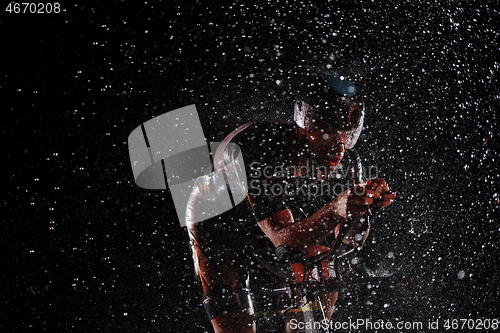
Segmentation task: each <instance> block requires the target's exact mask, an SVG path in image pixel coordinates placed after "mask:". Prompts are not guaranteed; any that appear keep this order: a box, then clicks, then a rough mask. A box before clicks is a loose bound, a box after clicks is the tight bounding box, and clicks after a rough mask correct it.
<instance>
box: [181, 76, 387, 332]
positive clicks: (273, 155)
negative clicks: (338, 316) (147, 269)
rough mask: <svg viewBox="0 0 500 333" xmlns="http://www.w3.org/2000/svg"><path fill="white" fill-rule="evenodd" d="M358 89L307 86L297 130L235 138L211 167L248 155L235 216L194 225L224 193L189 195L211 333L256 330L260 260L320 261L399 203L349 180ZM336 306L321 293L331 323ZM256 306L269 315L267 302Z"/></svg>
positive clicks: (282, 127)
mask: <svg viewBox="0 0 500 333" xmlns="http://www.w3.org/2000/svg"><path fill="white" fill-rule="evenodd" d="M357 90H358V89H357V87H356V86H355V85H354V84H353V83H352V82H351V81H349V80H348V79H347V78H345V77H342V76H336V75H323V76H314V77H311V78H308V79H306V80H305V81H304V83H303V84H302V86H301V89H300V92H299V93H298V94H297V100H296V103H295V108H294V111H295V117H294V118H295V119H294V120H295V121H294V122H285V121H263V122H256V123H249V124H246V125H244V126H242V127H240V128H239V129H237V130H235V131H234V132H233V133H231V134H230V135H229V136H228V137H227V138H226V139H225V140H224V142H223V143H222V144H221V145H220V147H219V148H218V150H217V153H216V154H215V165H216V167H218V168H224V165H227V164H229V163H231V162H233V163H234V162H235V161H238V159H237V158H236V156H237V155H238V154H241V156H242V157H243V159H242V160H243V161H244V170H245V174H244V177H241V175H235V176H234V178H238V177H239V178H241V179H244V178H246V181H242V183H243V184H241V187H242V191H244V193H246V199H245V200H244V201H242V202H241V203H239V204H237V205H236V207H235V208H233V209H231V210H229V211H226V212H225V213H223V214H221V215H218V216H216V217H213V218H210V219H207V220H204V221H202V222H199V223H196V222H197V221H199V220H200V219H199V216H202V215H203V214H204V212H203V211H200V208H199V207H206V206H204V205H203V204H202V203H203V201H206V200H212V201H213V200H214V198H213V196H217V195H220V194H219V193H220V192H219V191H216V190H214V189H213V187H214V184H215V183H217V181H215V180H213V179H212V180H211V182H206V183H205V186H195V188H194V189H193V193H192V194H191V198H190V202H189V203H188V208H187V213H186V216H187V223H186V224H187V226H188V231H189V234H190V237H191V241H192V249H193V255H194V260H195V266H196V269H197V272H198V275H199V277H200V280H201V283H202V288H203V294H204V301H203V305H204V307H205V310H206V312H207V315H208V318H209V319H210V320H211V323H212V325H213V327H214V330H215V332H217V333H219V332H243V333H246V332H255V329H256V328H255V323H254V316H253V310H254V309H253V305H256V304H252V302H254V303H255V300H253V299H251V298H250V297H249V290H248V289H247V287H248V284H249V281H251V282H250V284H252V282H257V284H259V283H260V285H261V286H262V285H264V284H266V283H272V279H269V276H266V273H265V272H263V270H261V269H260V266H259V264H257V263H256V260H255V253H256V252H257V253H259V256H266V255H270V254H269V253H267V252H266V251H265V250H263V249H268V248H270V249H287V250H288V251H291V252H295V253H299V254H300V255H310V254H314V253H315V252H317V251H318V249H322V248H324V247H325V246H328V245H329V243H328V239H329V237H330V238H331V237H335V235H337V234H338V233H339V231H340V229H341V228H342V226H343V225H344V224H345V223H346V221H347V219H348V218H356V219H359V218H362V217H363V215H365V214H367V211H368V210H369V207H370V206H371V205H378V206H381V207H385V206H388V205H390V204H391V202H392V200H393V199H394V198H395V194H392V193H389V186H388V185H387V183H386V181H385V180H384V179H382V178H377V179H371V180H366V181H360V180H361V179H359V175H353V174H352V171H353V170H355V169H356V168H355V166H356V164H357V163H358V160H357V159H356V153H355V151H354V149H353V148H354V145H355V144H356V141H357V140H358V138H359V135H360V132H361V129H362V126H363V120H364V112H365V110H364V103H363V100H362V98H361V97H360V95H359V93H358V91H357ZM232 143H235V144H236V145H232ZM358 171H359V170H358ZM228 172H229V171H228ZM356 172H357V171H356ZM226 177H227V175H226ZM229 177H231V175H229ZM353 182H357V184H354V183H353ZM206 184H211V185H206ZM216 187H217V186H216ZM219 188H220V186H219ZM358 232H360V231H359V230H357V229H356V228H352V230H351V231H350V232H349V233H348V235H347V236H346V237H345V238H344V240H343V242H344V243H346V244H349V245H351V246H358V245H359V244H362V243H363V242H364V240H365V239H366V237H367V235H368V232H369V230H366V231H364V232H363V233H358ZM271 257H272V254H271ZM273 258H274V257H273ZM336 298H337V293H336V292H328V293H325V294H323V295H322V300H323V303H324V305H325V314H326V317H327V318H329V317H330V316H331V315H332V313H333V307H334V304H335V301H336ZM258 306H259V307H260V306H262V307H266V300H265V298H264V299H263V300H262V299H261V303H259V305H258Z"/></svg>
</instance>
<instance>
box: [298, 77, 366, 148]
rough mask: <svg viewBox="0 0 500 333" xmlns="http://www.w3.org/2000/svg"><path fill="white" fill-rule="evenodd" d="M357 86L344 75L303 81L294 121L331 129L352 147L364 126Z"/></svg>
mask: <svg viewBox="0 0 500 333" xmlns="http://www.w3.org/2000/svg"><path fill="white" fill-rule="evenodd" d="M357 90H358V89H357V87H356V86H355V85H354V84H353V83H352V82H350V81H349V80H348V79H347V78H345V77H344V76H336V75H325V76H317V77H314V78H313V79H311V80H309V81H307V82H305V83H304V84H303V85H302V87H301V89H300V91H299V93H298V94H297V100H296V103H295V116H294V118H295V119H294V120H295V122H296V123H297V125H298V126H299V127H301V128H303V129H305V130H311V129H313V128H330V129H335V130H336V131H339V132H342V133H343V134H344V137H347V138H348V140H346V141H347V142H344V144H345V145H346V148H347V149H350V148H352V147H354V145H355V144H356V141H357V139H358V137H359V135H360V133H361V129H362V127H363V120H364V115H365V109H364V102H363V99H362V98H361V97H360V96H359V94H358V91H357Z"/></svg>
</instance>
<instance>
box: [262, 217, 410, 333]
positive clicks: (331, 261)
mask: <svg viewBox="0 0 500 333" xmlns="http://www.w3.org/2000/svg"><path fill="white" fill-rule="evenodd" d="M372 210H373V208H372ZM371 219H372V215H371V211H369V215H368V216H366V217H365V218H364V222H363V223H362V227H363V228H364V229H365V230H367V229H368V228H369V227H370V226H371ZM353 223H354V220H353V219H349V220H348V223H346V224H345V225H344V226H343V227H342V229H341V231H340V232H339V234H338V235H337V236H336V237H335V238H334V240H333V242H332V245H331V246H330V247H328V246H325V245H316V246H314V247H310V248H309V253H308V255H303V254H302V253H298V252H297V251H295V250H293V249H291V248H288V247H285V246H280V247H278V248H277V249H276V258H277V259H278V260H277V261H276V262H274V263H270V262H269V261H264V260H262V258H260V259H259V258H258V259H259V260H260V262H261V264H262V265H263V266H264V267H266V269H268V270H270V271H271V272H273V273H274V274H275V275H277V276H280V277H281V278H283V279H284V286H283V287H281V288H271V289H268V290H267V292H268V293H271V294H274V296H275V297H273V298H274V299H275V303H276V304H275V305H276V309H274V310H270V311H264V312H257V313H255V314H254V315H255V318H256V322H257V332H259V333H260V332H276V333H277V332H286V333H330V332H332V330H331V327H330V325H329V324H330V319H329V318H327V316H325V313H324V304H323V302H324V301H323V300H322V299H321V298H322V295H324V294H326V293H328V292H338V291H340V290H341V289H343V288H347V287H349V286H352V285H359V284H368V283H370V284H373V283H388V284H394V283H401V282H403V276H402V275H399V274H393V275H390V276H376V275H374V276H368V277H357V278H351V279H345V278H344V276H343V275H344V274H343V273H342V272H341V269H340V267H341V264H342V263H343V261H345V260H347V259H351V260H352V258H354V257H356V255H357V254H358V253H359V251H360V250H361V249H362V247H363V246H362V245H359V246H354V247H351V248H348V246H347V245H345V244H344V243H343V242H342V240H343V239H344V237H345V236H346V235H347V234H348V232H349V230H350V229H351V228H352V227H353ZM358 227H359V226H358ZM348 262H350V260H349V261H348ZM277 263H278V264H277ZM410 280H411V278H410ZM409 282H410V283H411V282H412V281H409Z"/></svg>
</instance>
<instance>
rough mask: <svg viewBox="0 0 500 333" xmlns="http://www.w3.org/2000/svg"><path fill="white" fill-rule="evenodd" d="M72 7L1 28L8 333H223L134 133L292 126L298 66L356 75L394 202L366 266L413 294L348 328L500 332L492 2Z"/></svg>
mask: <svg viewBox="0 0 500 333" xmlns="http://www.w3.org/2000/svg"><path fill="white" fill-rule="evenodd" d="M4 6H7V5H6V4H5V5H4ZM61 7H62V8H63V9H65V11H63V12H61V13H59V14H29V13H25V14H23V13H19V14H15V13H7V12H5V11H3V9H4V8H2V11H3V12H2V14H1V15H2V16H1V18H0V38H1V40H0V43H1V44H0V45H1V50H2V51H1V54H2V58H3V60H2V65H1V67H0V68H1V72H0V75H1V76H0V94H1V95H0V98H1V103H0V105H1V106H0V108H1V110H2V112H1V115H2V117H3V119H4V120H2V122H1V125H0V126H1V133H2V140H1V142H2V143H1V144H2V153H3V156H4V159H3V164H4V167H3V168H2V170H3V171H2V179H3V181H2V184H3V185H2V186H3V189H2V193H3V199H2V216H3V219H2V224H3V226H4V228H3V231H2V234H1V239H2V243H3V244H6V248H7V249H6V250H3V251H2V252H1V258H2V268H3V269H2V288H1V309H0V311H1V313H0V318H1V321H0V328H1V330H2V332H41V331H50V332H94V331H103V332H205V331H210V325H209V323H208V321H207V320H206V319H205V317H204V313H203V310H202V309H201V307H200V296H199V285H198V284H197V282H196V279H195V276H194V271H193V268H192V259H191V255H190V252H189V247H188V241H187V240H188V238H187V233H186V230H185V229H184V228H181V227H180V226H179V223H178V221H177V218H176V214H175V211H174V209H173V204H172V201H171V197H170V193H169V192H168V191H165V192H164V191H147V190H144V189H140V188H138V187H137V186H135V184H134V180H133V176H132V171H131V167H130V162H129V156H128V147H127V137H128V135H129V134H130V132H131V131H132V130H133V129H134V128H136V127H137V126H139V125H140V124H141V123H142V122H144V121H147V120H149V119H151V118H153V117H155V116H158V115H160V114H163V113H165V112H168V111H170V110H174V109H176V108H179V107H183V106H186V105H189V104H196V106H197V108H198V112H199V114H200V118H201V120H202V124H203V126H204V130H205V136H206V137H207V139H208V140H209V141H217V140H221V139H222V138H223V137H224V136H225V135H226V134H228V133H229V132H230V131H231V130H232V129H233V128H234V127H235V126H237V125H239V124H243V123H245V122H246V121H249V120H255V119H265V118H281V119H291V117H292V115H291V103H292V101H293V99H292V98H293V97H292V96H293V91H294V90H293V89H294V85H295V83H296V82H294V79H295V77H294V75H293V72H294V71H295V69H297V68H298V67H300V66H301V65H302V66H303V65H307V66H312V67H314V68H317V69H322V68H326V66H327V65H328V64H332V65H333V66H334V67H335V66H340V67H352V68H354V70H355V71H357V72H358V73H360V77H361V79H362V80H360V82H361V83H360V86H361V87H362V89H363V93H364V94H365V95H366V99H367V108H368V114H367V119H366V122H365V124H366V126H365V131H364V134H363V135H362V137H361V140H360V142H359V143H358V151H359V152H360V153H361V155H362V156H363V158H364V160H365V164H366V165H375V166H377V167H378V169H379V174H380V175H383V176H384V177H386V179H387V180H388V182H389V183H390V184H391V186H392V188H393V189H394V190H397V191H398V200H396V201H395V202H394V204H393V205H392V206H391V207H390V208H387V209H385V210H383V211H382V214H381V216H380V217H379V219H378V220H377V225H376V228H375V229H374V231H373V235H372V241H371V242H370V243H371V244H370V246H367V248H366V252H365V259H366V260H367V261H369V262H371V263H376V262H381V263H382V265H383V266H384V267H387V268H389V269H390V270H399V271H401V272H403V273H404V274H405V275H406V276H408V277H413V278H414V279H415V281H416V286H415V288H414V289H413V290H411V291H410V292H408V290H407V288H405V287H404V286H394V287H392V288H385V287H379V288H377V287H376V286H373V287H372V288H371V289H368V288H367V287H366V286H363V287H358V288H352V289H349V290H346V291H344V293H343V294H342V296H341V298H340V299H339V301H338V306H337V313H336V314H335V319H334V320H336V321H345V320H348V319H349V318H351V319H354V320H355V319H358V318H371V319H372V320H373V321H375V320H377V319H381V320H384V321H394V322H395V321H397V320H408V321H417V320H418V321H422V322H424V323H427V322H428V321H429V320H433V321H435V320H437V319H438V320H440V323H441V325H442V324H444V320H445V319H454V318H457V319H458V318H471V319H483V318H495V316H496V318H499V313H500V312H499V311H498V310H499V309H498V303H499V301H500V299H499V296H498V294H499V291H500V290H499V287H500V286H499V282H498V280H499V279H498V271H499V258H498V257H499V255H498V251H499V237H498V233H499V231H500V223H499V222H500V221H499V218H498V214H499V210H500V209H499V200H500V199H499V194H498V193H499V168H498V160H499V156H498V153H497V150H498V144H499V140H498V134H499V133H498V126H499V124H498V116H497V115H496V114H497V113H498V109H499V91H500V90H499V83H498V75H499V73H498V72H499V67H500V57H499V45H500V43H499V31H498V28H497V25H498V20H499V14H500V12H499V6H498V4H497V3H496V1H475V2H472V3H471V2H468V1H441V2H424V1H379V2H377V3H373V2H370V1H354V2H351V3H349V4H347V2H344V1H342V2H341V1H330V2H326V1H325V2H321V5H313V4H312V3H311V2H303V3H299V2H295V3H294V2H292V1H289V2H284V1H281V2H280V1H277V2H273V3H268V2H266V1H256V2H247V3H244V2H234V3H232V2H215V1H214V2H205V3H204V4H200V3H197V2H195V1H169V2H168V4H165V3H163V4H162V5H160V4H158V3H150V2H149V1H148V2H142V3H139V2H136V3H132V2H123V1H122V2H120V1H114V2H113V1H108V2H104V1H102V2H96V3H95V4H87V2H85V3H84V2H82V3H79V4H76V5H75V4H62V5H61ZM21 8H22V7H21ZM334 32H335V33H337V35H334V34H333V33H334ZM335 36H337V37H335ZM331 55H334V57H333V58H332V57H330V56H331ZM51 221H53V223H54V224H53V225H54V229H53V230H51V229H50V228H49V226H50V222H51ZM459 277H460V278H459Z"/></svg>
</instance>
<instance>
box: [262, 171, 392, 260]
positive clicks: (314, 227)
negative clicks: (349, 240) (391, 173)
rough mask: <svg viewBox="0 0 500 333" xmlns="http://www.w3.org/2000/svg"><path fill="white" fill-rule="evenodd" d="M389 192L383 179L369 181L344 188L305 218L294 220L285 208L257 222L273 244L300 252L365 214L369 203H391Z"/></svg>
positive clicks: (379, 204) (380, 204)
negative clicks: (340, 192)
mask: <svg viewBox="0 0 500 333" xmlns="http://www.w3.org/2000/svg"><path fill="white" fill-rule="evenodd" d="M388 191H389V186H388V185H387V183H386V182H385V180H384V179H382V178H377V179H372V180H368V181H366V182H364V183H362V184H359V185H356V186H355V187H352V188H350V189H348V190H346V191H344V192H343V193H342V194H341V195H340V196H338V197H337V198H335V199H333V200H331V201H330V202H328V203H327V204H326V205H324V206H323V207H321V208H320V209H319V210H318V211H317V212H316V213H314V214H312V215H310V216H309V217H307V218H304V219H301V220H299V221H295V220H294V217H293V214H292V212H291V211H290V210H289V209H284V210H281V211H279V212H277V213H275V214H273V215H271V216H270V217H268V218H265V219H264V220H262V221H260V222H259V223H258V224H259V227H260V228H261V229H262V231H264V233H265V234H266V235H267V237H269V239H270V240H271V242H272V243H273V244H274V246H276V247H278V246H280V245H286V246H290V247H292V248H294V249H296V250H299V251H303V250H304V249H305V248H307V247H309V246H312V245H316V244H318V243H319V242H320V241H321V240H323V239H325V238H326V237H327V236H328V235H330V234H331V233H333V232H335V233H336V234H337V233H338V232H339V230H340V228H341V227H342V226H343V225H344V224H345V223H346V221H347V219H348V218H350V217H353V218H357V217H360V216H362V215H364V214H366V212H367V209H368V207H369V206H370V205H372V204H376V205H378V206H381V207H385V206H388V205H390V204H391V203H392V200H393V199H394V198H395V197H396V195H395V194H393V193H387V192H388ZM352 233H354V234H355V233H356V231H355V230H353V231H351V233H350V234H349V235H348V237H349V236H350V237H354V236H355V235H352Z"/></svg>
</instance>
